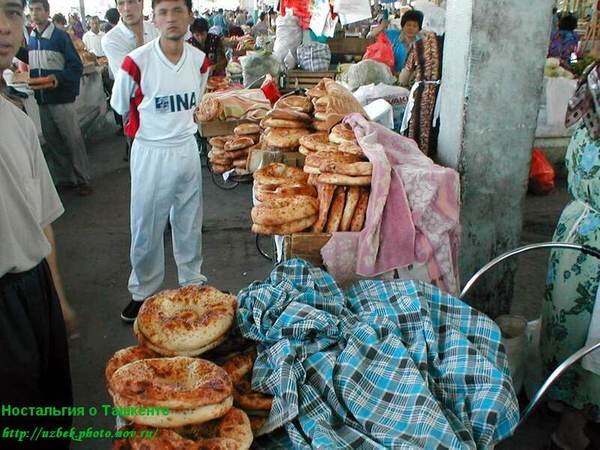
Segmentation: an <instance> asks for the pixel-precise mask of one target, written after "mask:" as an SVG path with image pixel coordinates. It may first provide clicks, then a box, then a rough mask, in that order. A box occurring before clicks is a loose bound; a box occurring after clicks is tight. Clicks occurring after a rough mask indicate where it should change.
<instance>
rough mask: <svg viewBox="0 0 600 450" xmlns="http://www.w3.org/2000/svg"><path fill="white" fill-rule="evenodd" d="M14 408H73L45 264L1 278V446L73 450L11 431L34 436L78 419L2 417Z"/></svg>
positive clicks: (63, 335) (58, 320)
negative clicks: (16, 435) (25, 438)
mask: <svg viewBox="0 0 600 450" xmlns="http://www.w3.org/2000/svg"><path fill="white" fill-rule="evenodd" d="M8 405H10V406H11V409H12V410H13V411H15V410H16V409H17V408H19V409H22V407H34V408H35V407H49V406H52V407H55V408H56V410H58V411H60V410H62V407H69V406H72V405H73V394H72V390H71V372H70V367H69V350H68V346H67V335H66V330H65V323H64V321H63V316H62V310H61V307H60V303H59V300H58V296H57V294H56V291H55V289H54V284H53V282H52V277H51V274H50V269H49V267H48V264H47V263H46V261H45V260H44V261H42V262H41V263H40V264H39V265H38V266H36V267H34V268H33V269H31V270H29V271H27V272H22V273H17V274H6V275H4V276H3V277H2V278H0V408H1V409H0V448H2V449H5V448H6V449H11V448H18V449H57V450H58V449H68V448H69V441H68V440H57V439H41V438H40V440H38V441H37V442H32V441H28V442H27V441H23V442H17V441H16V440H15V439H14V436H13V437H11V436H9V434H10V433H9V432H8V431H7V430H15V429H18V430H26V431H28V432H29V433H30V435H33V433H34V430H35V429H36V427H44V429H45V430H51V429H56V428H58V427H63V429H64V428H69V427H70V426H71V424H72V417H70V416H69V415H61V414H59V415H46V414H42V415H37V414H35V415H31V414H28V415H16V416H15V415H13V414H8V415H7V414H2V413H3V412H4V413H5V412H6V410H7V407H8ZM48 409H49V408H48ZM65 410H66V408H65Z"/></svg>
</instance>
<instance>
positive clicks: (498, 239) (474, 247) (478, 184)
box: [439, 0, 553, 316]
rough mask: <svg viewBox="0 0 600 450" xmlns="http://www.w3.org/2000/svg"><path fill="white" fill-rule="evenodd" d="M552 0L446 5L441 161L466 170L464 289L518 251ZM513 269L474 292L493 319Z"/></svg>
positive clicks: (502, 306) (473, 0)
mask: <svg viewBox="0 0 600 450" xmlns="http://www.w3.org/2000/svg"><path fill="white" fill-rule="evenodd" d="M552 4H553V2H552V1H551V0H528V1H527V2H523V1H522V0H495V1H490V0H448V4H447V17H446V42H445V47H444V63H443V64H444V70H443V76H442V81H443V83H442V88H441V92H442V94H441V95H442V98H441V127H440V136H439V159H440V162H442V164H445V165H448V166H450V167H454V168H455V169H457V170H458V171H459V172H460V174H461V191H462V211H461V222H462V226H463V233H462V244H461V254H460V268H461V270H460V273H461V279H462V282H463V284H464V283H465V282H466V281H467V280H468V279H469V278H470V277H471V275H472V274H473V273H474V272H475V271H476V270H477V269H479V268H480V267H482V266H483V265H484V264H485V263H486V262H488V261H489V260H490V259H492V258H493V257H494V256H497V255H499V254H501V253H503V252H505V251H506V250H510V249H512V248H515V247H517V246H519V237H520V232H521V216H522V201H523V198H524V195H525V192H526V187H527V175H528V170H529V162H530V158H531V148H532V145H533V141H534V133H535V126H536V117H537V111H538V108H539V102H540V96H541V90H542V79H543V67H544V62H545V57H546V53H547V48H548V39H549V32H550V15H551V10H552ZM513 270H514V264H511V265H505V266H500V267H499V268H497V269H495V270H494V271H493V272H491V273H490V275H488V276H486V277H485V278H484V279H483V280H482V282H480V283H479V284H478V288H476V289H475V290H474V291H473V296H472V297H473V298H474V299H475V298H476V299H477V300H476V301H475V300H473V301H472V303H473V305H474V306H476V307H478V308H479V309H482V310H484V311H486V312H487V313H488V314H490V315H491V316H495V315H497V314H498V313H501V312H507V310H508V308H509V305H510V299H511V296H512V279H513Z"/></svg>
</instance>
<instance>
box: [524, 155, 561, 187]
mask: <svg viewBox="0 0 600 450" xmlns="http://www.w3.org/2000/svg"><path fill="white" fill-rule="evenodd" d="M554 179H555V173H554V167H552V164H550V162H549V161H548V160H547V159H546V156H545V155H544V152H542V151H541V150H540V149H539V148H534V149H533V152H532V154H531V167H530V168H529V191H530V192H532V193H534V194H538V195H544V194H548V193H549V192H550V191H552V189H554Z"/></svg>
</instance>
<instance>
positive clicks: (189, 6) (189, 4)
mask: <svg viewBox="0 0 600 450" xmlns="http://www.w3.org/2000/svg"><path fill="white" fill-rule="evenodd" d="M161 1H168V0H152V9H154V7H155V6H156V5H158V4H159V3H160V2H161ZM184 3H185V6H187V9H188V11H189V12H192V8H193V6H192V0H184Z"/></svg>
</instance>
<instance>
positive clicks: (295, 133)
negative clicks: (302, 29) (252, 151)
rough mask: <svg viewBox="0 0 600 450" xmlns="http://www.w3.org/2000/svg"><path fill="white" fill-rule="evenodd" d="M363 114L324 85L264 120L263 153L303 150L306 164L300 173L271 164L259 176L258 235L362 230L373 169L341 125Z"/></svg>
mask: <svg viewBox="0 0 600 450" xmlns="http://www.w3.org/2000/svg"><path fill="white" fill-rule="evenodd" d="M349 95H350V96H351V94H349ZM359 108H360V106H359V107H356V106H355V103H354V101H353V100H352V99H350V98H349V97H348V94H347V93H346V92H345V90H344V89H343V88H342V87H341V86H340V85H338V84H337V83H335V82H333V81H331V80H323V81H322V82H321V83H319V84H318V85H317V86H316V87H315V88H312V89H309V90H308V91H307V96H306V97H302V96H291V97H284V98H282V99H280V100H279V101H278V102H277V103H276V104H275V106H274V108H273V109H272V110H271V111H269V113H267V116H266V118H265V119H263V120H262V121H261V127H262V128H263V129H264V132H263V136H264V138H263V148H264V147H267V149H278V150H280V151H298V152H300V153H301V154H303V155H304V157H305V160H304V167H303V169H300V168H297V167H291V166H286V165H285V164H282V163H272V164H269V165H267V166H265V167H263V168H261V169H259V170H257V171H256V172H254V195H255V199H256V203H255V206H254V208H253V209H252V212H251V216H252V222H253V225H252V231H253V232H254V233H257V234H266V235H286V234H292V233H298V232H301V231H310V232H313V233H321V232H327V233H333V232H338V231H361V230H362V229H363V227H364V224H365V219H366V211H367V206H368V203H369V193H370V185H371V175H372V171H373V167H372V164H371V163H370V162H369V161H367V158H366V157H365V155H364V154H363V151H362V149H361V147H360V146H359V145H358V142H357V140H356V137H355V135H354V132H353V131H352V130H351V129H350V128H347V127H346V126H345V125H344V124H342V123H339V122H340V121H341V120H342V119H343V117H344V115H345V114H347V113H348V112H352V110H357V112H358V111H361V110H362V108H360V109H359ZM349 109H350V111H349ZM292 118H293V119H292Z"/></svg>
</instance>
